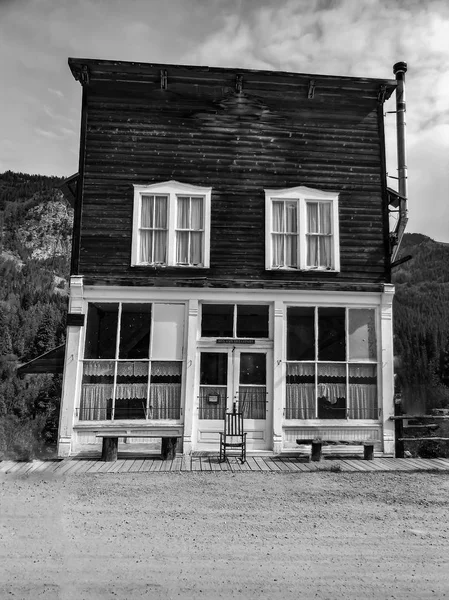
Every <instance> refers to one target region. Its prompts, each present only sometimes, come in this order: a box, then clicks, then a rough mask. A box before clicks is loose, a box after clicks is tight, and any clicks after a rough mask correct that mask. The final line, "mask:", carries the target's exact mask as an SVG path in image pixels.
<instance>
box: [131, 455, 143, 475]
mask: <svg viewBox="0 0 449 600" xmlns="http://www.w3.org/2000/svg"><path fill="white" fill-rule="evenodd" d="M144 460H145V459H144V458H137V459H136V460H135V461H134V464H133V466H132V468H131V470H132V471H133V473H137V472H139V471H140V467H141V466H142V465H143V461H144Z"/></svg>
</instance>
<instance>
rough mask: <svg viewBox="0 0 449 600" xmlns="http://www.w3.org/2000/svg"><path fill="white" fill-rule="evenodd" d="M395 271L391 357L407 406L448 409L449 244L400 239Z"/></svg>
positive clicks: (414, 237) (421, 238)
mask: <svg viewBox="0 0 449 600" xmlns="http://www.w3.org/2000/svg"><path fill="white" fill-rule="evenodd" d="M407 255H411V256H412V259H411V260H410V261H408V262H406V263H403V264H402V265H399V266H398V267H397V268H396V269H394V277H393V283H394V284H395V286H396V296H395V300H394V334H395V354H396V355H398V356H399V357H400V366H399V368H398V369H397V379H398V383H399V384H400V386H401V388H402V395H403V398H404V403H405V405H406V407H409V408H411V407H415V408H416V409H417V410H422V411H423V410H425V409H427V410H428V409H430V408H434V407H442V406H449V388H448V385H449V372H448V370H449V363H448V358H449V244H444V243H441V242H435V241H434V240H432V239H431V238H429V237H427V236H424V235H421V234H406V235H404V238H403V241H402V246H401V251H400V257H402V256H407Z"/></svg>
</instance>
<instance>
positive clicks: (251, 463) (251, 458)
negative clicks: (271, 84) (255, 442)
mask: <svg viewBox="0 0 449 600" xmlns="http://www.w3.org/2000/svg"><path fill="white" fill-rule="evenodd" d="M246 462H247V463H248V466H249V468H250V469H251V471H260V467H259V465H258V464H257V462H256V461H255V460H254V456H247V457H246Z"/></svg>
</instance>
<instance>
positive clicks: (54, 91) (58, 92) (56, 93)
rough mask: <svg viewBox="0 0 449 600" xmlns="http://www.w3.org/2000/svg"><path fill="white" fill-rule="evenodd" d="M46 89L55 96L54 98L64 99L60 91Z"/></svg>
mask: <svg viewBox="0 0 449 600" xmlns="http://www.w3.org/2000/svg"><path fill="white" fill-rule="evenodd" d="M47 89H48V91H49V92H50V93H51V94H55V96H58V98H64V94H63V93H62V92H61V90H55V89H53V88H47Z"/></svg>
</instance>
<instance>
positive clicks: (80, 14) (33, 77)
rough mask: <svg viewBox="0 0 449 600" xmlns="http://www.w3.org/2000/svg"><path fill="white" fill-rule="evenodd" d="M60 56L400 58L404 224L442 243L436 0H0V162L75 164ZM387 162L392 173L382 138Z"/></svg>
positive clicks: (69, 98) (364, 71)
mask: <svg viewBox="0 0 449 600" xmlns="http://www.w3.org/2000/svg"><path fill="white" fill-rule="evenodd" d="M69 56H72V57H84V58H103V59H116V60H127V61H139V62H156V63H180V64H201V65H209V66H222V67H244V68H245V67H246V68H254V69H270V70H271V69H272V70H283V71H296V72H300V73H315V74H327V75H353V76H358V77H381V78H394V76H393V73H392V66H393V64H394V63H396V62H398V61H406V62H407V63H408V72H407V76H406V95H407V146H408V161H407V164H408V168H409V199H410V202H409V210H410V220H409V225H408V228H407V230H408V231H410V232H420V233H424V234H426V235H429V236H430V237H432V238H433V239H436V240H438V241H445V242H449V224H448V221H449V208H448V205H449V202H448V200H449V198H448V190H449V2H447V1H446V0H441V1H440V0H422V1H417V0H402V1H401V0H0V82H1V83H0V108H1V110H0V172H3V171H5V170H8V169H11V170H12V171H23V172H26V173H40V174H44V175H61V176H69V175H71V174H73V173H75V172H76V171H77V168H78V143H79V121H80V104H81V86H80V85H79V83H78V82H75V81H74V79H73V77H72V75H71V73H70V71H69V68H68V66H67V58H68V57H69ZM385 107H386V110H394V108H395V107H394V101H392V100H390V101H389V102H388V103H387V104H386V105H385ZM386 128H387V135H388V139H389V140H393V136H394V135H395V115H393V114H389V115H387V117H386ZM387 160H388V171H389V174H390V175H393V176H395V175H396V167H397V164H396V156H395V146H394V143H392V141H389V148H388V157H387ZM299 183H300V182H299ZM388 185H389V186H390V187H393V188H396V187H397V185H396V181H395V180H394V179H389V180H388Z"/></svg>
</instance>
